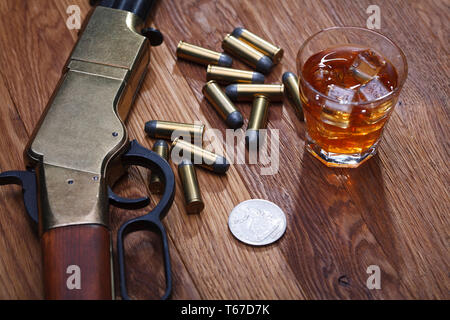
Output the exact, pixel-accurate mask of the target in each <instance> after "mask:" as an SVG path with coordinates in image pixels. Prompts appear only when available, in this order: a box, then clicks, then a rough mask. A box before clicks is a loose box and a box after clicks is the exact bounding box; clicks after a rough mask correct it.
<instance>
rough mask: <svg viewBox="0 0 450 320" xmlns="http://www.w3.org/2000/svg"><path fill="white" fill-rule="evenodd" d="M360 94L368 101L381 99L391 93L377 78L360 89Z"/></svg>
mask: <svg viewBox="0 0 450 320" xmlns="http://www.w3.org/2000/svg"><path fill="white" fill-rule="evenodd" d="M359 92H360V93H361V94H362V95H363V96H364V98H366V100H367V101H372V100H376V99H379V98H381V97H383V96H385V95H387V94H388V93H389V92H390V91H389V90H388V89H386V87H385V86H384V85H383V83H382V82H381V81H380V79H378V78H377V77H375V78H373V79H372V80H370V81H369V82H367V83H366V84H364V85H362V86H361V87H360V88H359Z"/></svg>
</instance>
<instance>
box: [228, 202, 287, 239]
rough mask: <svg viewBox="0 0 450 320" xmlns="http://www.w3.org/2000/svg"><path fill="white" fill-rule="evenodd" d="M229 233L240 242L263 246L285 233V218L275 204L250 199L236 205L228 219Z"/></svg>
mask: <svg viewBox="0 0 450 320" xmlns="http://www.w3.org/2000/svg"><path fill="white" fill-rule="evenodd" d="M228 227H229V228H230V231H231V233H232V234H233V235H234V236H235V237H236V238H237V239H238V240H240V241H242V242H244V243H247V244H251V245H254V246H263V245H267V244H270V243H272V242H275V241H277V240H278V239H279V238H280V237H281V236H282V235H283V234H284V232H285V231H286V216H285V215H284V212H283V210H281V208H280V207H279V206H277V205H276V204H275V203H273V202H270V201H267V200H261V199H252V200H246V201H243V202H241V203H240V204H238V205H237V206H236V207H234V209H233V210H232V211H231V213H230V216H229V218H228Z"/></svg>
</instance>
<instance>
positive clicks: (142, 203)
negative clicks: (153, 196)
mask: <svg viewBox="0 0 450 320" xmlns="http://www.w3.org/2000/svg"><path fill="white" fill-rule="evenodd" d="M108 199H109V204H111V205H113V206H114V207H116V208H120V209H128V210H137V209H142V208H144V207H146V206H148V205H149V204H150V199H149V198H148V197H142V198H136V199H129V198H123V197H121V196H119V195H117V194H116V193H114V191H112V189H111V187H109V186H108Z"/></svg>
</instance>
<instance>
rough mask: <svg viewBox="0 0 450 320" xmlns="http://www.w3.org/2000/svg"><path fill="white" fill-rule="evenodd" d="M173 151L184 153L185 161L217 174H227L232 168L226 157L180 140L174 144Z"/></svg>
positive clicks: (176, 140)
mask: <svg viewBox="0 0 450 320" xmlns="http://www.w3.org/2000/svg"><path fill="white" fill-rule="evenodd" d="M174 149H175V150H174ZM173 151H175V152H176V154H179V152H180V151H183V158H184V159H189V160H190V161H191V162H192V163H194V164H198V165H199V166H201V167H203V168H205V169H207V170H210V171H213V172H215V173H220V174H222V173H225V172H227V170H228V169H229V167H230V163H229V162H228V161H227V159H225V158H224V157H222V156H219V155H217V154H215V153H212V152H209V151H208V150H205V149H203V148H201V147H199V146H196V145H194V144H192V143H189V142H187V141H184V140H182V139H179V138H177V139H175V140H174V141H173V143H172V152H173Z"/></svg>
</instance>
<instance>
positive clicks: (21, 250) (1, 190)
mask: <svg viewBox="0 0 450 320" xmlns="http://www.w3.org/2000/svg"><path fill="white" fill-rule="evenodd" d="M0 76H1V77H0V97H1V98H2V107H1V108H0V127H1V128H2V130H3V131H4V132H3V133H2V138H1V139H0V150H2V152H0V172H2V171H7V170H24V165H23V160H22V150H23V148H24V147H25V144H26V142H27V140H28V135H27V133H26V130H25V127H24V124H23V122H22V119H21V118H20V116H19V114H18V113H17V110H16V108H15V106H14V103H13V101H12V100H11V99H10V95H9V92H8V89H7V88H6V86H5V83H4V82H3V74H2V73H1V71H0ZM0 208H2V209H1V211H0V234H1V235H2V236H1V237H0V252H1V257H2V258H1V259H0V299H22V298H30V299H38V298H40V297H42V295H43V286H42V280H41V274H42V273H41V271H42V269H41V263H40V262H41V253H40V245H39V240H38V237H37V227H36V226H33V225H32V221H31V219H29V218H28V216H27V214H26V213H25V207H24V205H23V200H22V192H21V187H19V186H13V185H10V186H1V187H0Z"/></svg>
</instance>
